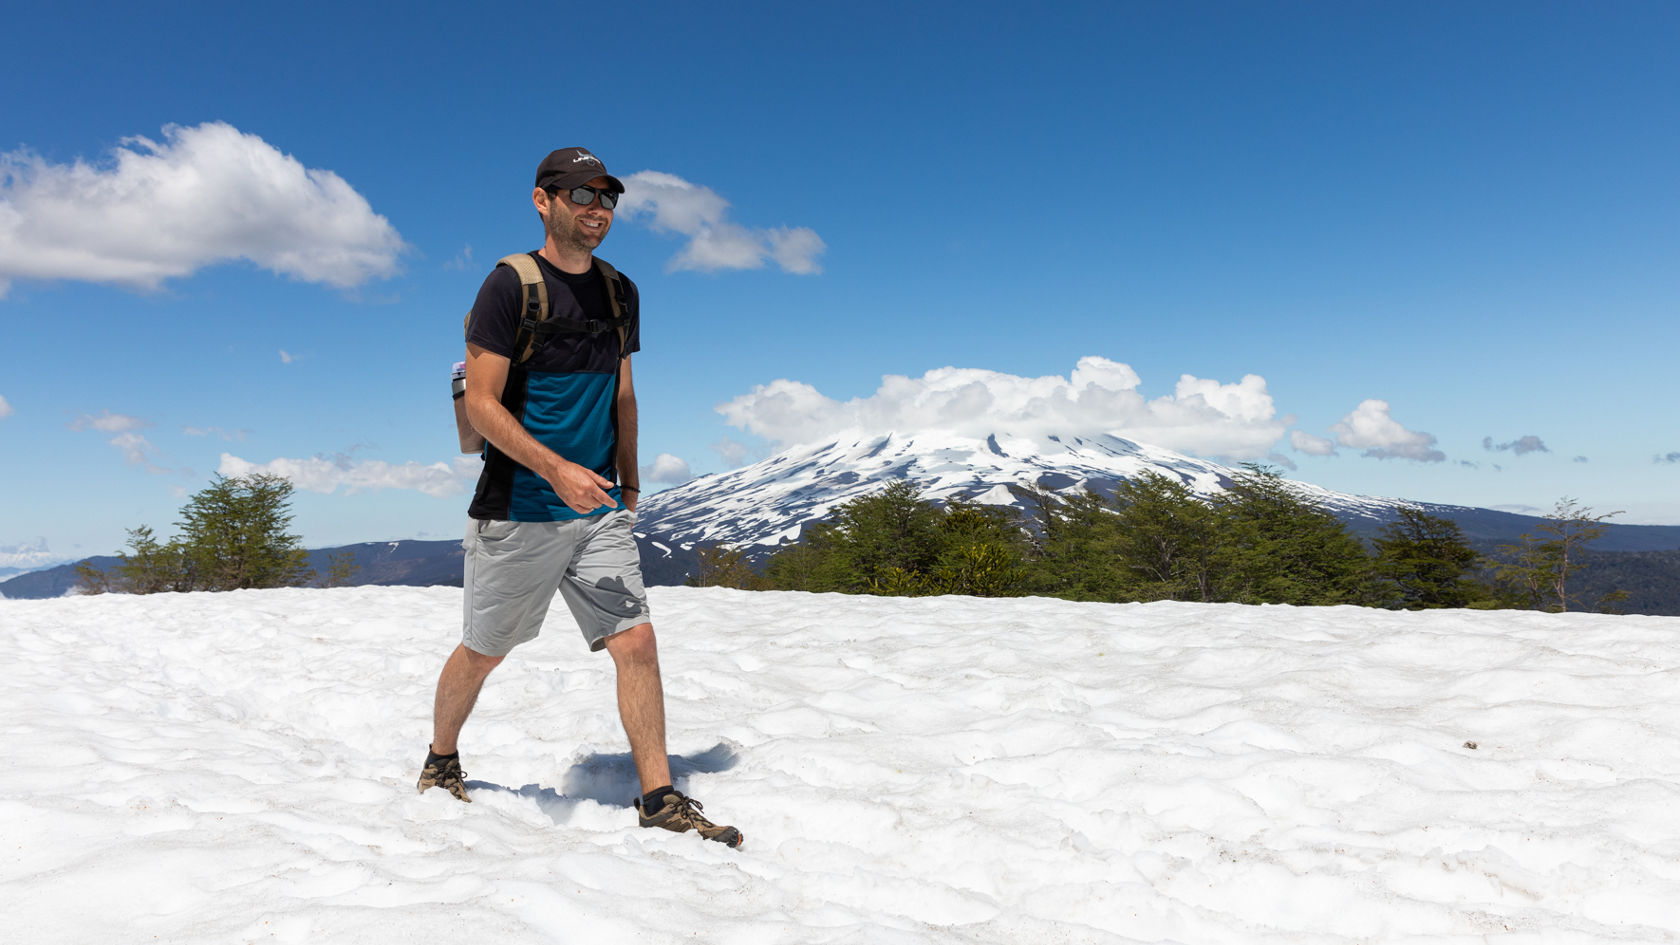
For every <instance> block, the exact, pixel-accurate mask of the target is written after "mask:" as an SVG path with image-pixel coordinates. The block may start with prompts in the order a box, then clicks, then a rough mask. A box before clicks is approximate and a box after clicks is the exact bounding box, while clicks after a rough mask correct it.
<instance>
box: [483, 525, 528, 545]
mask: <svg viewBox="0 0 1680 945" xmlns="http://www.w3.org/2000/svg"><path fill="white" fill-rule="evenodd" d="M518 526H519V523H518V522H503V521H498V520H491V519H481V520H480V521H479V522H478V528H477V529H476V534H477V537H478V540H479V541H480V542H482V543H484V544H487V545H493V544H496V543H497V542H502V541H506V540H507V539H509V538H511V537H513V533H514V530H515V529H516V528H518Z"/></svg>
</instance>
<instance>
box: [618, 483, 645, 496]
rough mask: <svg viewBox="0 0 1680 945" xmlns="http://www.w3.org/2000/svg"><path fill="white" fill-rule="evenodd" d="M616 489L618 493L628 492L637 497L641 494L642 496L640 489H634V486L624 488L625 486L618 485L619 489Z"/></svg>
mask: <svg viewBox="0 0 1680 945" xmlns="http://www.w3.org/2000/svg"><path fill="white" fill-rule="evenodd" d="M618 489H619V491H620V492H624V491H629V492H634V493H636V494H637V495H641V494H642V490H640V489H638V488H636V487H635V486H626V485H620V486H619V487H618Z"/></svg>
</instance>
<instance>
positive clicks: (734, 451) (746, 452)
mask: <svg viewBox="0 0 1680 945" xmlns="http://www.w3.org/2000/svg"><path fill="white" fill-rule="evenodd" d="M712 452H714V453H716V454H718V458H719V459H721V460H723V462H724V465H726V466H728V467H729V468H730V469H735V468H737V467H740V466H745V465H746V464H747V460H748V458H749V457H751V456H752V447H750V446H748V445H747V444H745V443H742V442H741V441H739V440H732V439H730V438H729V437H727V436H725V437H721V438H720V439H719V440H718V441H717V442H716V443H713V444H712Z"/></svg>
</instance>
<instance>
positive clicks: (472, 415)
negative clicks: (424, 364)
mask: <svg viewBox="0 0 1680 945" xmlns="http://www.w3.org/2000/svg"><path fill="white" fill-rule="evenodd" d="M510 364H511V362H510V361H509V360H508V359H507V358H505V357H503V356H501V355H499V354H495V353H492V352H490V351H486V350H485V349H483V348H480V347H479V346H478V345H475V344H471V343H468V345H467V391H466V400H467V419H468V420H471V421H472V425H473V429H475V430H477V431H478V432H479V433H482V434H483V435H484V438H485V439H486V440H489V441H490V442H491V443H494V444H495V445H496V449H499V450H501V451H502V452H503V453H506V454H507V455H508V457H509V458H511V459H512V460H513V461H514V462H516V463H518V464H519V465H521V466H524V467H525V468H526V469H529V470H531V471H532V472H534V473H536V474H537V475H539V476H541V477H543V479H545V480H547V482H548V484H549V486H550V487H551V488H552V489H553V490H554V494H555V495H557V496H559V497H560V500H561V501H562V502H565V503H566V505H567V506H568V507H570V508H571V509H572V511H574V512H577V513H578V514H580V515H588V514H589V513H590V512H593V511H595V510H596V509H598V508H600V507H601V506H603V505H612V504H613V500H612V496H610V495H607V493H606V489H607V488H609V487H611V486H612V483H611V482H609V481H608V480H606V479H603V478H602V477H600V476H597V475H596V474H595V472H594V471H593V470H590V469H585V468H583V467H582V466H579V465H578V464H577V463H574V462H571V461H569V460H567V459H565V458H564V457H562V456H560V455H559V454H558V453H555V452H554V451H553V450H551V449H549V448H548V447H546V446H544V445H542V444H541V443H538V442H537V439H536V437H533V436H532V435H531V434H530V432H529V431H527V430H526V429H525V427H524V426H522V425H521V424H520V422H519V421H518V420H515V419H514V417H513V414H511V413H508V409H507V408H506V407H504V406H502V389H503V388H505V387H506V386H507V377H508V367H509V366H510ZM625 371H626V372H628V371H629V366H628V364H626V366H625ZM632 403H633V402H632ZM633 411H634V408H633V407H632V412H633ZM631 423H632V427H631V429H632V431H633V430H634V421H633V420H632V421H631ZM620 439H621V440H622V437H621V438H620ZM632 442H633V441H632ZM634 455H635V447H634V446H631V456H632V457H634Z"/></svg>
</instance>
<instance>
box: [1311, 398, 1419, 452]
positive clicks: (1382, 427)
mask: <svg viewBox="0 0 1680 945" xmlns="http://www.w3.org/2000/svg"><path fill="white" fill-rule="evenodd" d="M1388 410H1389V407H1388V402H1387V401H1385V400H1375V399H1372V400H1366V401H1364V402H1362V403H1361V404H1360V405H1359V406H1358V407H1356V408H1354V411H1353V412H1352V413H1350V414H1348V415H1347V416H1345V417H1343V418H1342V420H1341V422H1340V423H1338V424H1336V425H1335V426H1333V427H1331V428H1330V429H1331V431H1332V432H1334V433H1335V434H1336V442H1337V443H1338V444H1340V445H1342V446H1345V447H1347V448H1349V449H1357V450H1364V451H1365V455H1366V456H1370V457H1373V458H1376V459H1414V460H1417V461H1418V462H1423V463H1439V462H1441V461H1443V460H1445V459H1446V458H1447V455H1446V454H1445V453H1443V452H1441V451H1440V450H1437V449H1435V436H1434V434H1430V433H1418V432H1414V431H1412V430H1408V429H1406V428H1405V427H1403V426H1401V425H1400V424H1399V423H1398V422H1396V421H1395V420H1394V418H1393V417H1390V416H1389V414H1388Z"/></svg>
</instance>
